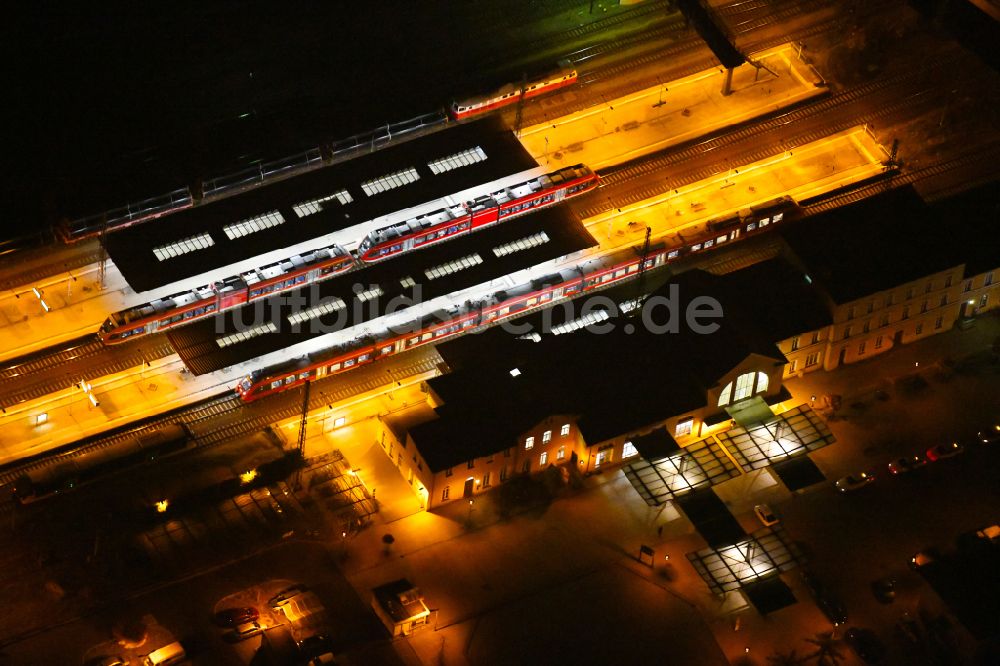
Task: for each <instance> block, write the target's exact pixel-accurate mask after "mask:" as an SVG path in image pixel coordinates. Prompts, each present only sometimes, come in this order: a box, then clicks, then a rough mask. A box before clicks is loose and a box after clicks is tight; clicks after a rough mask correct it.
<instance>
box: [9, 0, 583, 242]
mask: <svg viewBox="0 0 1000 666" xmlns="http://www.w3.org/2000/svg"><path fill="white" fill-rule="evenodd" d="M576 4H579V3H574V2H571V1H569V0H547V1H544V2H539V1H535V2H526V1H524V0H477V1H476V2H461V3H456V2H453V1H450V0H421V1H420V2H412V3H402V2H358V3H347V2H326V3H311V4H309V5H306V4H304V3H303V4H297V3H240V2H235V1H232V0H223V1H220V2H211V3H202V4H197V5H173V4H167V5H164V4H160V5H142V9H141V10H139V9H136V8H135V7H136V6H135V5H133V6H132V8H131V9H128V10H125V11H115V10H113V9H110V8H108V7H107V6H106V5H103V4H100V5H94V4H92V3H91V4H89V5H87V6H85V7H82V8H80V9H77V10H75V11H74V10H70V9H35V10H32V11H33V12H35V13H34V14H33V15H31V16H25V17H21V19H22V20H20V21H17V22H15V23H13V24H9V25H15V24H16V25H17V26H18V30H17V35H18V36H17V38H16V39H17V41H16V42H15V43H14V49H15V51H14V56H13V57H12V58H11V59H9V62H13V63H15V77H16V78H15V81H16V88H15V89H18V90H19V91H20V92H19V94H17V95H11V96H8V98H7V104H11V103H13V109H12V110H13V112H14V122H13V123H10V124H9V125H7V134H8V135H9V136H7V137H5V138H4V141H3V143H4V145H5V153H6V155H5V159H6V160H7V162H8V164H9V165H10V166H11V167H13V169H12V171H13V172H14V173H13V174H12V175H11V176H8V177H7V178H5V187H4V191H3V193H2V194H0V199H2V200H3V202H4V204H3V206H4V209H5V215H4V216H3V220H2V221H0V236H2V235H7V234H13V233H17V232H20V233H23V232H25V231H28V230H29V229H30V228H31V227H32V226H34V223H36V221H37V220H38V219H39V217H43V216H44V215H43V216H40V215H39V213H46V212H47V213H48V214H49V215H50V216H51V213H52V210H53V208H54V207H55V206H57V205H59V203H58V202H60V201H63V202H65V201H76V202H77V203H76V204H75V205H74V206H73V207H72V208H73V210H72V212H73V213H76V214H77V215H85V214H91V213H95V212H99V211H100V210H104V209H106V208H110V207H116V206H118V205H122V204H124V203H125V202H127V201H130V200H133V201H134V200H139V199H142V198H146V197H149V196H156V195H159V194H162V193H165V192H166V191H167V190H169V189H173V188H175V187H181V186H183V185H185V184H186V183H188V182H191V181H193V180H195V179H196V178H198V177H213V176H219V175H225V174H228V173H232V172H234V171H238V170H241V169H243V168H245V167H247V166H248V165H250V164H252V163H254V161H255V160H258V159H263V160H265V161H267V160H273V159H276V158H281V157H285V156H287V155H291V154H294V153H298V152H300V151H303V150H306V149H308V148H312V147H315V146H316V145H317V143H318V142H320V141H329V140H332V139H338V138H344V137H348V136H351V135H352V134H354V133H357V132H360V131H364V130H367V129H371V128H374V127H376V126H378V125H379V124H384V123H386V122H396V121H400V120H405V119H408V118H411V117H413V116H416V115H418V114H421V113H426V112H431V111H434V110H436V109H439V108H441V107H442V105H444V104H446V103H447V102H448V101H450V99H451V96H452V94H453V93H454V92H456V91H461V92H465V93H468V92H476V91H477V90H479V89H481V88H483V86H484V85H485V86H492V85H496V84H499V83H502V82H503V81H505V80H506V79H507V78H510V76H511V73H510V71H504V70H505V69H507V70H509V69H510V63H509V62H507V61H508V59H509V58H510V57H513V56H515V55H516V56H524V55H527V56H531V55H533V54H534V53H536V52H537V50H538V48H537V37H536V35H531V34H527V33H525V32H524V31H515V30H513V29H512V28H513V26H515V25H518V24H524V23H530V22H532V21H535V20H537V19H538V18H539V17H544V16H553V15H557V14H560V11H561V10H565V9H566V8H567V7H572V6H575V5H576ZM584 4H585V3H584ZM60 6H61V5H60ZM182 6H183V7H184V9H179V7H182ZM43 12H44V14H43ZM563 15H564V16H565V12H563ZM550 25H551V27H550V28H548V30H549V31H550V32H553V33H558V32H560V31H563V30H565V29H567V28H569V27H573V25H574V24H572V23H570V22H569V20H568V19H566V18H560V19H559V20H558V21H552V22H550ZM533 40H534V41H533ZM498 43H503V44H506V48H503V49H498V48H497V47H496V45H497V44H498ZM501 51H505V52H506V53H507V54H510V55H509V56H501V55H499V53H500V52H501ZM459 54H460V55H459ZM545 58H546V62H544V63H540V64H539V65H538V66H549V65H554V62H553V63H548V62H547V59H548V58H549V57H548V56H545ZM522 66H524V65H522ZM526 66H529V67H530V66H531V65H526ZM515 67H519V66H515ZM251 72H252V73H253V76H252V77H251V76H250V73H251ZM515 78H516V76H515ZM245 113H246V114H249V115H248V116H247V117H244V118H239V116H240V115H241V114H245ZM154 151H155V153H154ZM150 182H152V186H151V185H150ZM41 202H46V203H41ZM62 208H64V209H65V208H66V206H65V205H62ZM19 220H26V221H29V222H30V223H31V224H30V225H27V226H26V225H24V224H23V223H21V222H19Z"/></svg>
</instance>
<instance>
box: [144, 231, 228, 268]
mask: <svg viewBox="0 0 1000 666" xmlns="http://www.w3.org/2000/svg"><path fill="white" fill-rule="evenodd" d="M213 245H215V241H214V240H212V237H211V236H210V235H209V234H208V233H203V234H198V235H197V236H191V237H190V238H184V239H182V240H179V241H175V242H173V243H169V244H167V245H161V246H160V247H154V248H153V254H154V255H156V259H157V261H166V260H167V259H170V258H172V257H178V256H180V255H182V254H187V253H188V252H194V251H195V250H204V249H205V248H207V247H212V246H213Z"/></svg>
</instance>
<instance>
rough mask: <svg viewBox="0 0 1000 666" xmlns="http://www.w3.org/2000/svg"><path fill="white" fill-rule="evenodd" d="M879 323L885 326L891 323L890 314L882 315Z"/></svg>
mask: <svg viewBox="0 0 1000 666" xmlns="http://www.w3.org/2000/svg"><path fill="white" fill-rule="evenodd" d="M878 325H879V326H880V327H882V328H885V327H886V326H888V325H889V315H882V318H881V319H879V320H878Z"/></svg>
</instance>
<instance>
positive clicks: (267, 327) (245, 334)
mask: <svg viewBox="0 0 1000 666" xmlns="http://www.w3.org/2000/svg"><path fill="white" fill-rule="evenodd" d="M277 332H278V327H277V326H275V325H274V322H270V321H269V322H267V323H266V324H262V325H260V326H254V327H253V328H248V329H247V330H245V331H239V332H238V333H231V334H230V335H227V336H225V337H224V338H219V339H218V340H216V341H215V344H217V345H219V347H222V348H225V347H228V346H229V345H235V344H236V343H237V342H243V341H244V340H249V339H250V338H256V337H258V336H261V335H266V334H268V333H277Z"/></svg>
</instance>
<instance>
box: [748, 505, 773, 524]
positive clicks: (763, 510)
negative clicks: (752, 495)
mask: <svg viewBox="0 0 1000 666" xmlns="http://www.w3.org/2000/svg"><path fill="white" fill-rule="evenodd" d="M753 512H754V513H755V514H757V518H758V519H759V520H760V522H761V523H763V524H764V527H770V526H771V525H777V524H778V522H779V521H778V517H777V516H776V515H774V512H773V511H771V507H769V506H768V505H766V504H758V505H757V506H755V507H754V508H753Z"/></svg>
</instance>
